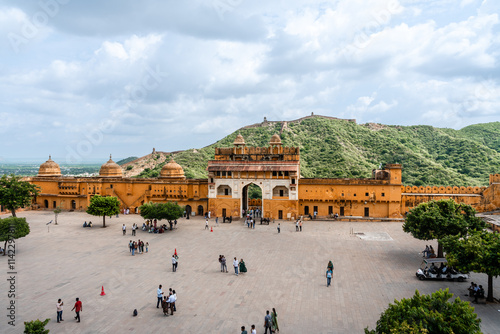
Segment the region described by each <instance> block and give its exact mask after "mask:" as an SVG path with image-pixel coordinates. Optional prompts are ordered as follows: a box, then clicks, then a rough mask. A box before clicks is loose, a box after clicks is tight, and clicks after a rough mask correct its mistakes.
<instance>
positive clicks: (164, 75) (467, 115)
mask: <svg viewBox="0 0 500 334" xmlns="http://www.w3.org/2000/svg"><path fill="white" fill-rule="evenodd" d="M452 4H455V2H453V1H451V0H442V1H428V0H415V1H404V2H403V1H401V2H399V1H392V0H375V1H369V2H367V1H361V0H355V1H347V0H338V1H331V2H329V1H327V2H325V1H320V0H311V1H306V0H290V1H280V2H269V1H263V0H256V1H255V2H247V1H244V2H240V3H238V4H237V5H235V6H232V7H231V8H230V9H231V10H228V11H226V12H225V13H224V15H223V17H222V18H221V17H220V16H219V15H218V13H217V12H216V11H215V10H214V8H213V7H212V6H209V5H207V4H206V3H204V2H201V1H197V2H183V3H179V4H177V3H176V5H175V6H173V5H172V4H171V3H170V2H157V1H151V2H148V3H144V4H142V3H141V4H139V3H137V2H132V1H129V2H123V1H116V0H110V1H108V2H106V5H105V6H103V5H102V3H99V4H98V3H97V2H92V1H90V2H86V3H85V4H83V3H81V2H69V3H68V4H67V5H65V6H63V7H61V8H60V12H59V13H58V14H57V15H54V17H51V19H50V20H49V21H48V22H47V24H46V25H44V27H43V29H41V30H40V32H39V34H38V35H37V36H36V38H33V39H30V40H29V43H27V44H23V48H22V49H21V50H20V52H18V53H15V52H14V51H13V50H12V48H10V47H9V45H8V43H9V42H8V39H7V38H4V39H3V40H2V42H0V43H3V44H2V45H1V46H6V47H5V48H0V55H1V56H2V60H3V61H2V64H0V110H2V113H1V115H0V117H2V125H3V124H8V125H9V126H8V127H4V128H3V129H5V131H4V133H2V135H1V136H2V137H0V139H4V138H8V140H11V139H15V140H16V141H17V142H18V143H20V144H21V143H22V145H23V146H24V147H26V151H24V152H25V153H24V154H28V155H30V154H35V155H36V154H39V151H40V149H39V148H37V149H34V150H32V145H31V143H29V142H26V141H25V139H23V138H22V136H19V135H17V134H19V133H22V132H24V131H26V132H30V133H33V136H35V134H36V133H41V134H43V133H51V134H52V136H51V137H46V138H39V137H36V138H37V142H39V143H40V145H43V147H56V148H57V149H59V151H60V153H59V155H60V156H64V155H65V153H66V152H65V150H66V146H61V145H60V144H59V143H60V142H65V143H70V144H71V145H73V147H74V146H75V145H77V144H78V143H81V142H82V140H83V141H84V140H86V139H85V138H86V137H85V134H86V133H90V132H91V131H93V129H95V128H96V124H97V126H98V125H99V124H101V123H102V122H103V121H106V120H111V121H112V122H113V124H114V126H113V127H112V129H111V130H110V131H108V132H106V133H105V136H104V140H103V142H102V143H100V144H98V145H94V146H93V149H92V152H91V153H89V156H87V157H85V158H86V159H87V158H94V159H95V156H98V155H99V156H100V155H103V156H104V155H107V154H109V151H110V148H113V147H114V150H116V152H113V153H114V155H116V156H117V157H120V156H126V155H132V154H133V155H141V154H144V152H145V151H149V149H150V148H151V146H155V147H156V148H157V149H158V150H164V151H169V150H178V149H183V148H188V147H201V146H204V145H207V144H209V143H212V142H214V141H215V140H217V139H219V138H221V137H222V136H224V135H225V134H228V133H230V132H232V131H234V130H236V129H237V128H238V127H240V126H244V125H247V124H253V123H256V122H261V121H262V119H263V117H267V118H268V119H269V120H281V119H292V118H299V117H302V116H304V115H310V114H311V112H314V113H315V114H324V115H330V116H336V117H349V118H357V119H358V121H359V122H366V121H372V120H376V121H377V122H380V123H389V124H403V125H405V124H419V123H423V124H431V125H435V126H451V127H460V126H465V125H468V124H471V123H477V122H484V121H489V120H495V119H496V120H498V118H499V116H500V115H499V111H498V110H500V108H499V107H500V91H499V87H500V83H499V73H500V71H499V53H498V50H499V45H500V37H499V32H500V28H499V27H500V24H499V19H498V12H499V10H498V4H497V3H494V2H492V1H483V2H482V3H480V2H479V1H467V0H464V1H462V6H461V7H460V6H456V4H455V5H452ZM39 10H40V6H39V4H38V3H37V2H19V3H16V4H15V5H13V4H12V3H11V2H9V4H8V5H7V6H5V5H4V6H3V7H2V5H1V0H0V32H2V33H3V35H4V36H7V33H8V32H11V31H12V29H13V28H12V27H15V29H18V30H19V29H22V22H26V20H30V19H31V18H32V16H33V13H36V12H37V11H39ZM19 31H20V30H19ZM156 71H158V73H159V74H161V75H157V76H158V78H157V79H158V80H156V79H155V80H153V79H152V78H151V75H152V74H151V73H154V72H156ZM145 85H146V86H148V88H145ZM3 136H5V137H3ZM52 138H58V140H59V141H58V142H56V141H54V140H53V139H52ZM124 138H126V139H124ZM124 142H126V143H127V145H126V146H127V147H124V145H120V144H121V143H124ZM30 150H32V151H30ZM51 151H53V152H55V149H54V150H51ZM104 151H105V152H104ZM6 152H7V151H6ZM9 152H10V153H2V154H3V155H8V154H13V155H15V154H17V152H18V151H13V150H11V151H9ZM104 153H105V154H104ZM45 155H46V154H44V155H43V156H44V157H45Z"/></svg>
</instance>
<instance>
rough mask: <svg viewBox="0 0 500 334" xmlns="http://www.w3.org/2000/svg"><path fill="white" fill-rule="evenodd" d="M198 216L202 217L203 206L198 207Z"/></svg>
mask: <svg viewBox="0 0 500 334" xmlns="http://www.w3.org/2000/svg"><path fill="white" fill-rule="evenodd" d="M198 216H203V205H198Z"/></svg>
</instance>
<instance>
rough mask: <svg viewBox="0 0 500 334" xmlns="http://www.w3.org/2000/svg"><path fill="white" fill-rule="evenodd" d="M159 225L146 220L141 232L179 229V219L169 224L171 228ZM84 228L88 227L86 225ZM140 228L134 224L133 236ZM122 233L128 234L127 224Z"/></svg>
mask: <svg viewBox="0 0 500 334" xmlns="http://www.w3.org/2000/svg"><path fill="white" fill-rule="evenodd" d="M157 223H158V222H157V220H156V219H154V220H146V222H144V223H142V228H141V230H143V231H145V232H148V233H164V232H165V231H167V230H168V229H169V228H170V230H173V229H174V227H175V228H176V227H177V219H175V220H174V221H173V222H171V221H169V222H168V224H169V225H170V226H169V227H167V225H166V224H163V225H160V226H157ZM90 224H92V222H90ZM83 227H86V226H85V224H84V226H83ZM138 228H139V226H138V225H137V224H136V223H134V224H132V235H133V236H135V235H136V231H137V229H138ZM122 232H123V235H126V234H127V226H126V225H125V224H123V225H122Z"/></svg>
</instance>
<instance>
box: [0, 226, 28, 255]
mask: <svg viewBox="0 0 500 334" xmlns="http://www.w3.org/2000/svg"><path fill="white" fill-rule="evenodd" d="M29 233H30V225H29V224H28V223H27V222H26V218H18V217H8V218H4V219H0V241H5V243H4V247H3V249H4V252H3V255H4V256H5V255H6V254H7V253H8V250H7V242H9V240H14V239H19V238H22V237H25V236H27V235H28V234H29Z"/></svg>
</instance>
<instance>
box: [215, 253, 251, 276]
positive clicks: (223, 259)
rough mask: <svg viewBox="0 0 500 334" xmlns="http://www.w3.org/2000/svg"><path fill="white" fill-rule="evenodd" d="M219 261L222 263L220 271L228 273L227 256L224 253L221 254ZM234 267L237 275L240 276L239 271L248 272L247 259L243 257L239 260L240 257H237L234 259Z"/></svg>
mask: <svg viewBox="0 0 500 334" xmlns="http://www.w3.org/2000/svg"><path fill="white" fill-rule="evenodd" d="M219 263H220V271H221V272H226V273H227V264H226V257H225V256H224V255H219ZM233 268H234V274H235V275H236V276H238V275H239V273H246V272H247V266H246V265H245V261H243V259H241V260H240V261H239V262H238V259H237V258H236V257H235V258H234V260H233Z"/></svg>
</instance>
